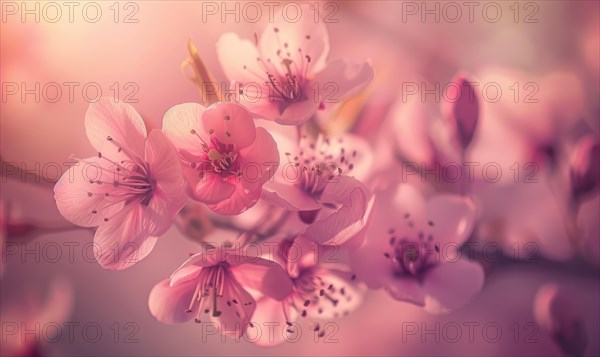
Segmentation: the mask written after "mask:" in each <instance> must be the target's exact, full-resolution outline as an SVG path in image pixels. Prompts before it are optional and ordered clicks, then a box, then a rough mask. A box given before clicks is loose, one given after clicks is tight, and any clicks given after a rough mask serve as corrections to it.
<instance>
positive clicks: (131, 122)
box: [85, 97, 146, 159]
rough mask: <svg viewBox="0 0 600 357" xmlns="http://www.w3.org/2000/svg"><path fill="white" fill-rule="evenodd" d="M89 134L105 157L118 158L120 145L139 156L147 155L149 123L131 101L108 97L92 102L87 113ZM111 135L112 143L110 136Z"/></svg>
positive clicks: (92, 141) (86, 128) (86, 121)
mask: <svg viewBox="0 0 600 357" xmlns="http://www.w3.org/2000/svg"><path fill="white" fill-rule="evenodd" d="M85 130H86V133H87V137H88V139H89V141H90V143H91V144H92V146H93V147H94V149H96V150H97V151H99V152H102V154H103V155H105V156H106V157H110V158H113V159H116V158H118V157H119V156H121V155H119V153H118V150H119V147H118V146H119V145H122V146H126V147H127V148H128V149H130V150H131V151H133V152H134V153H135V154H136V155H137V156H138V157H143V156H144V142H145V139H146V126H145V124H144V121H143V120H142V117H140V115H139V114H138V113H137V112H136V110H135V109H134V108H133V107H132V106H131V105H129V104H126V103H123V102H116V103H115V101H114V100H112V99H110V98H108V97H103V98H100V100H98V101H97V102H95V103H91V104H90V106H89V108H88V110H87V112H86V114H85ZM108 137H111V138H112V139H113V143H114V144H113V143H109V142H108V141H107V138H108Z"/></svg>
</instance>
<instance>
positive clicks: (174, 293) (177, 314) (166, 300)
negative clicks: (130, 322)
mask: <svg viewBox="0 0 600 357" xmlns="http://www.w3.org/2000/svg"><path fill="white" fill-rule="evenodd" d="M195 288H196V282H193V281H190V282H187V283H186V284H180V285H177V286H169V279H165V280H163V281H161V282H160V283H158V284H156V285H155V286H154V287H153V288H152V290H151V291H150V296H148V308H149V309H150V313H151V314H152V316H154V317H155V318H156V319H157V320H158V321H160V322H162V323H165V324H175V323H180V322H185V321H188V320H190V319H191V318H192V317H193V316H194V314H191V313H189V312H186V310H187V309H188V307H189V305H190V301H192V297H193V295H194V289H195Z"/></svg>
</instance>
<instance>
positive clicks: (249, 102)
mask: <svg viewBox="0 0 600 357" xmlns="http://www.w3.org/2000/svg"><path fill="white" fill-rule="evenodd" d="M264 80H266V79H264ZM264 80H263V79H258V80H255V81H254V82H251V83H250V84H248V82H247V83H246V84H245V85H243V86H242V84H241V83H240V84H237V83H233V84H232V85H231V88H235V86H241V87H239V89H240V90H242V94H240V95H239V96H237V98H236V99H237V100H238V101H239V103H240V104H242V105H243V106H244V108H246V109H248V111H249V112H250V113H252V116H254V117H255V118H257V119H266V120H269V121H272V120H275V119H277V118H279V116H280V115H281V113H282V111H283V110H285V108H286V107H287V106H288V105H289V104H288V103H287V102H281V101H279V100H275V99H274V98H271V95H272V92H273V88H272V87H270V86H269V85H265V84H264V83H263V82H261V81H264ZM257 81H258V82H257Z"/></svg>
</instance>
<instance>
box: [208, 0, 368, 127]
mask: <svg viewBox="0 0 600 357" xmlns="http://www.w3.org/2000/svg"><path fill="white" fill-rule="evenodd" d="M309 6H310V5H309V4H305V5H302V6H301V10H302V12H303V13H304V14H305V15H303V16H302V17H301V18H300V19H299V20H298V21H296V22H290V21H287V20H286V19H285V18H284V17H283V15H282V14H281V13H278V14H277V15H276V17H275V20H274V21H273V22H272V23H270V24H269V25H268V26H267V28H266V29H265V30H264V32H263V34H262V36H261V38H260V40H258V39H257V38H256V39H255V40H256V41H255V42H256V43H252V42H250V41H248V40H242V39H240V38H239V37H238V36H237V35H236V34H233V33H226V34H224V35H223V36H221V38H220V39H219V41H218V42H217V54H218V56H219V60H220V62H221V65H222V67H223V70H224V71H225V74H226V75H227V77H228V78H229V79H230V80H232V81H234V82H235V85H236V86H238V87H237V89H238V90H239V91H241V94H240V95H239V96H238V97H239V100H240V102H241V103H243V104H244V106H246V107H247V108H248V110H250V111H251V112H252V113H253V114H255V115H257V116H259V117H261V118H264V119H269V120H274V121H276V122H278V123H279V124H284V125H298V124H301V123H303V122H305V121H306V120H308V119H309V118H310V117H311V116H312V115H313V114H314V113H315V112H316V111H317V109H319V107H321V106H322V105H327V104H328V103H335V102H338V101H340V100H341V99H343V98H345V97H348V96H350V95H352V94H353V93H356V92H357V91H359V90H360V89H362V88H363V87H364V86H365V85H366V84H367V83H368V82H369V81H370V80H371V79H372V77H373V68H372V67H371V65H370V63H369V62H363V63H360V64H356V63H350V62H348V61H346V60H342V59H339V60H334V61H331V62H328V61H327V55H328V53H329V35H328V32H327V28H326V26H325V24H324V23H323V22H322V21H318V22H315V21H314V18H313V17H312V16H307V15H306V14H309V13H311V10H310V8H309Z"/></svg>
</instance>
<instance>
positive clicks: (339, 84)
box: [314, 59, 375, 105]
mask: <svg viewBox="0 0 600 357" xmlns="http://www.w3.org/2000/svg"><path fill="white" fill-rule="evenodd" d="M374 74H375V73H374V72H373V67H371V64H370V63H369V62H363V63H360V64H357V63H350V62H348V61H346V60H342V59H338V60H335V61H332V62H329V63H328V64H327V66H326V67H325V68H324V69H323V70H322V71H321V72H319V73H318V74H317V75H316V77H315V79H314V81H315V83H317V85H318V89H319V96H320V98H321V100H322V101H325V104H326V105H327V102H328V101H330V102H335V103H337V102H338V101H341V100H343V99H345V98H348V97H350V96H352V95H354V94H356V93H358V92H359V91H360V90H362V89H363V88H364V87H365V86H366V85H367V84H368V83H369V82H370V81H371V79H373V76H374Z"/></svg>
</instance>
